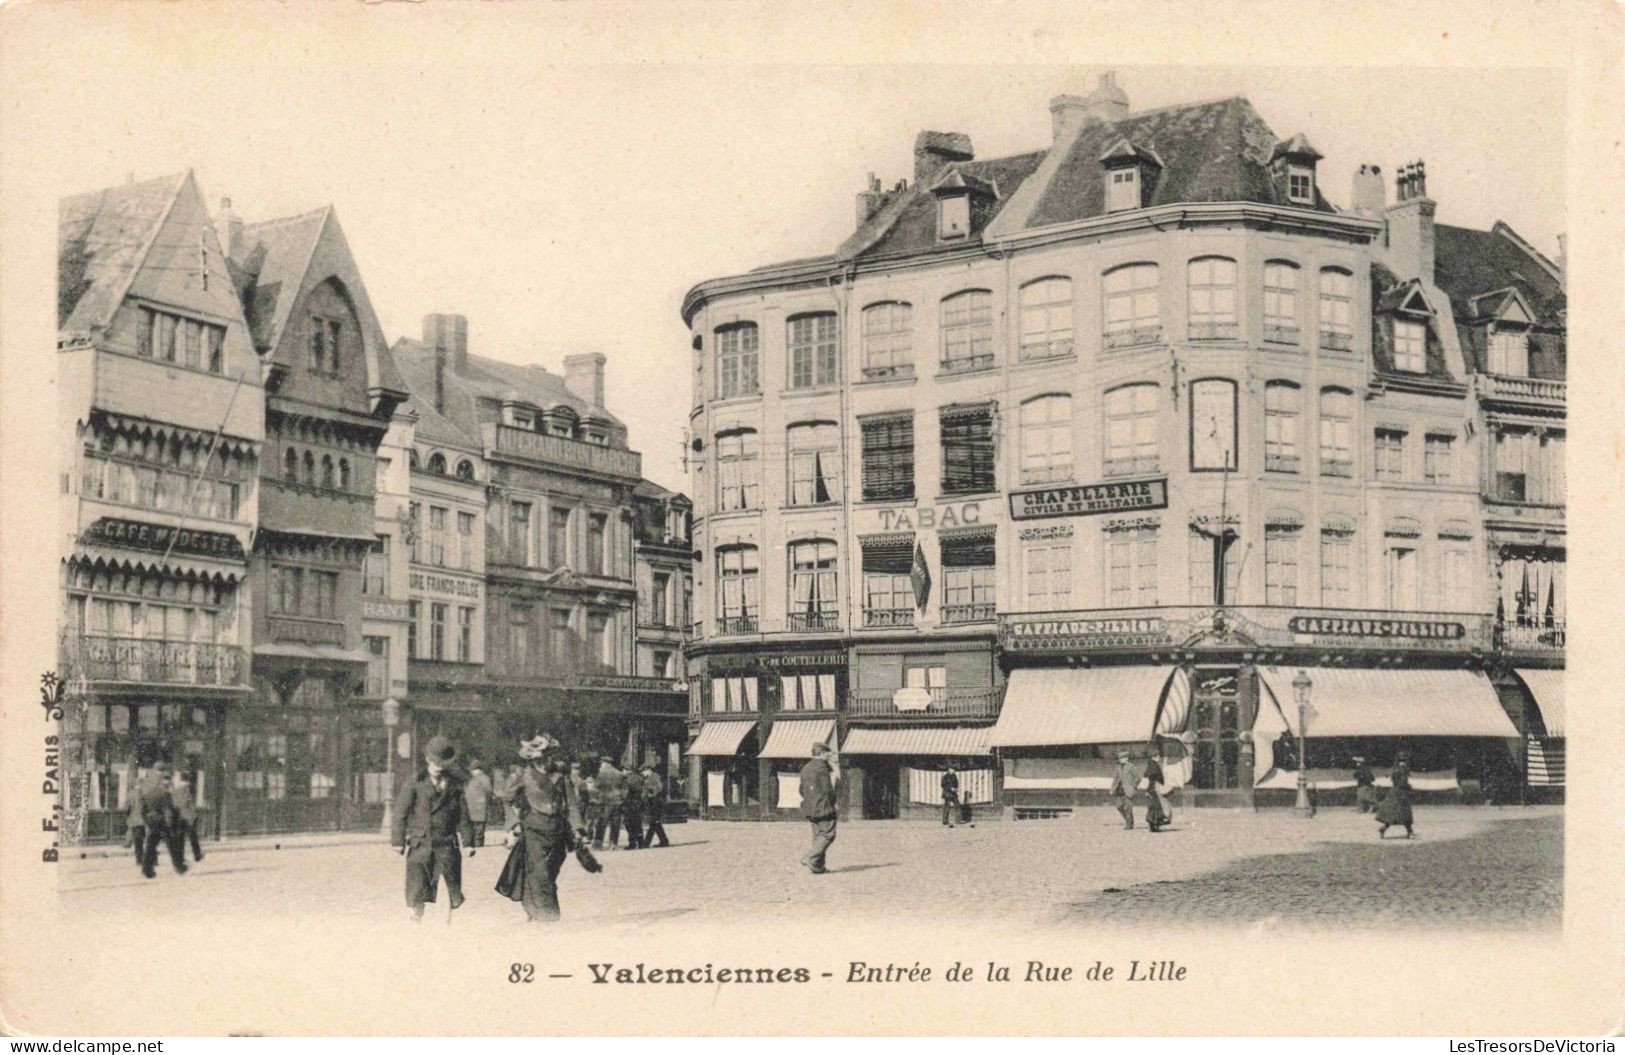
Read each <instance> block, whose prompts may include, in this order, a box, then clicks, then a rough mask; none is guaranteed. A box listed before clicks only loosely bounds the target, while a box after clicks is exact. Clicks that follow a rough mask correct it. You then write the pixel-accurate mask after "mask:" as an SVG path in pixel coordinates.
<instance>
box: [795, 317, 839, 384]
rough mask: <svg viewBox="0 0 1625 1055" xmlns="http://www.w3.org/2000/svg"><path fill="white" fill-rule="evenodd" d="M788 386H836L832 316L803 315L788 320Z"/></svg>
mask: <svg viewBox="0 0 1625 1055" xmlns="http://www.w3.org/2000/svg"><path fill="white" fill-rule="evenodd" d="M789 325H790V335H789V343H790V387H791V388H825V387H827V386H829V385H833V384H834V383H835V364H836V361H837V354H836V349H837V347H838V345H839V341H838V338H837V335H836V327H835V316H834V315H803V316H801V317H800V318H796V319H791V320H790V323H789Z"/></svg>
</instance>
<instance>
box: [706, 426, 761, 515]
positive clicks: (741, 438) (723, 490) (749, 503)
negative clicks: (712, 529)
mask: <svg viewBox="0 0 1625 1055" xmlns="http://www.w3.org/2000/svg"><path fill="white" fill-rule="evenodd" d="M759 455H760V446H759V444H758V442H757V438H756V433H754V432H730V433H724V434H723V435H721V436H718V437H717V470H718V472H717V490H718V495H717V508H718V509H719V510H720V511H721V512H724V513H726V512H729V511H730V510H735V509H758V508H760V504H759V503H760V498H759V497H758V492H759V491H760V489H761V473H762V466H761V459H760V457H759Z"/></svg>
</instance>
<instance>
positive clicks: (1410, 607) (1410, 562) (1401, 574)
mask: <svg viewBox="0 0 1625 1055" xmlns="http://www.w3.org/2000/svg"><path fill="white" fill-rule="evenodd" d="M1387 564H1388V607H1389V608H1391V609H1393V610H1395V611H1400V612H1412V611H1416V610H1417V609H1419V608H1421V607H1422V597H1421V577H1420V576H1419V575H1417V570H1416V565H1417V560H1416V549H1415V547H1412V546H1395V545H1390V546H1389V547H1388V553H1387Z"/></svg>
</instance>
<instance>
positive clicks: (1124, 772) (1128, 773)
mask: <svg viewBox="0 0 1625 1055" xmlns="http://www.w3.org/2000/svg"><path fill="white" fill-rule="evenodd" d="M1138 782H1139V778H1138V777H1136V776H1135V774H1134V770H1133V769H1132V768H1131V767H1130V766H1129V764H1128V752H1127V751H1119V752H1118V753H1117V772H1115V773H1113V774H1112V800H1113V803H1114V805H1116V807H1117V812H1118V813H1120V814H1122V816H1123V827H1124V828H1125V829H1127V828H1133V827H1134V785H1135V784H1136V783H1138Z"/></svg>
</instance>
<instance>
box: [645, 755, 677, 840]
mask: <svg viewBox="0 0 1625 1055" xmlns="http://www.w3.org/2000/svg"><path fill="white" fill-rule="evenodd" d="M642 776H643V845H644V846H645V847H647V846H648V845H649V844H650V843H652V842H654V841H655V837H656V836H659V838H660V845H661V846H670V845H671V840H670V839H668V838H666V826H665V825H664V824H662V823H661V821H663V820H665V817H666V782H665V781H664V780H661V779H660V774H658V773H656V772H655V771H654V767H653V766H644V767H643V772H642Z"/></svg>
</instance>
